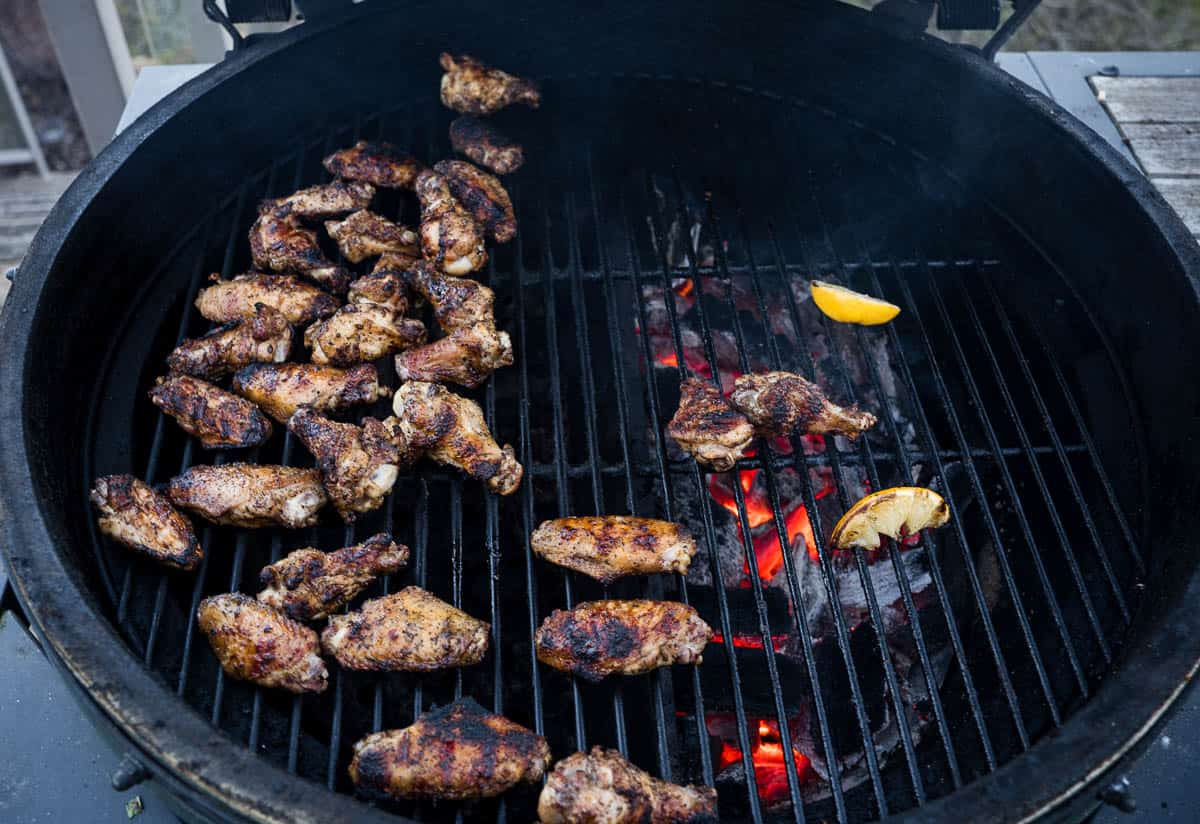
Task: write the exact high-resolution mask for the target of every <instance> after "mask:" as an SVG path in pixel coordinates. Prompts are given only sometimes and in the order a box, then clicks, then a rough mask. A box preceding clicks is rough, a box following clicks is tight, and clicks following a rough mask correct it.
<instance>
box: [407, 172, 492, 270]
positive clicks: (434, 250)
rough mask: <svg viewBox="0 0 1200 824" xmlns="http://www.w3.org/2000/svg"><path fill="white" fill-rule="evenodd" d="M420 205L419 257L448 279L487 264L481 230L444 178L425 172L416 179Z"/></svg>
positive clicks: (434, 173)
mask: <svg viewBox="0 0 1200 824" xmlns="http://www.w3.org/2000/svg"><path fill="white" fill-rule="evenodd" d="M416 189H417V199H418V200H419V201H421V254H423V255H424V256H425V259H426V260H430V261H432V262H433V263H435V264H437V265H438V266H439V267H440V268H441V269H442V270H443V271H445V272H446V274H448V275H465V274H467V273H469V272H474V271H475V270H476V269H482V268H483V265H484V264H485V263H487V250H486V249H484V246H483V229H482V228H481V227H480V225H479V224H478V223H476V222H475V218H473V217H471V213H470V212H468V211H467V210H466V209H465V208H464V207H463V205H462V204H461V203H459V202H458V201H457V200H456V199H455V198H454V195H453V194H451V193H450V185H449V184H448V183H447V182H446V178H444V177H442V176H441V175H440V174H438V173H437V172H433V171H430V170H429V169H426V170H425V171H423V172H421V174H419V175H417V183H416Z"/></svg>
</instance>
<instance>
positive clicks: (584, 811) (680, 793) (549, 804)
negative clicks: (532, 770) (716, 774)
mask: <svg viewBox="0 0 1200 824" xmlns="http://www.w3.org/2000/svg"><path fill="white" fill-rule="evenodd" d="M538 819H539V820H540V821H541V822H542V824H582V823H583V822H587V823H588V824H716V822H717V791H716V790H715V789H713V788H712V787H698V786H695V785H689V786H686V787H684V786H680V785H679V784H671V783H669V782H667V781H663V780H661V779H658V778H655V777H654V776H652V775H650V774H649V773H647V772H645V771H643V770H639V769H638V768H637V767H635V766H634V765H633V764H631V763H629V761H628V760H627V759H626V758H625V756H623V755H621V753H620V752H619V751H617V750H606V749H604V748H603V747H592V751H591V752H590V753H582V752H577V753H575V754H574V755H570V756H567V757H566V758H564V759H563V760H562V761H559V762H558V763H557V764H555V765H554V771H553V772H552V773H550V776H549V778H547V779H546V786H544V787H543V788H542V794H541V795H540V796H539V797H538Z"/></svg>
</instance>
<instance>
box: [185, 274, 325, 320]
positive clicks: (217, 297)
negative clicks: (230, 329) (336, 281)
mask: <svg viewBox="0 0 1200 824" xmlns="http://www.w3.org/2000/svg"><path fill="white" fill-rule="evenodd" d="M212 280H214V281H216V282H215V283H214V284H213V285H212V286H209V287H208V288H207V289H201V290H200V294H198V295H196V308H197V309H198V310H199V311H200V314H201V315H203V316H204V317H205V318H206V319H207V320H211V321H212V322H213V323H229V322H230V321H235V320H242V319H243V318H252V317H254V312H255V307H256V306H257V305H258V304H260V303H261V304H263V305H264V306H270V307H271V308H272V309H275V310H277V311H278V312H279V313H280V314H282V315H283V316H284V317H285V318H287V322H288V323H290V324H293V325H300V324H308V323H312V322H313V321H314V320H320V319H321V318H327V317H329V316H330V315H332V314H333V313H334V312H336V311H337V308H338V306H340V305H341V302H340V301H339V300H338V299H337V298H335V297H334V296H333V295H331V294H329V293H328V292H325V291H323V290H321V289H318V288H317V287H316V286H313V285H312V284H311V283H305V282H304V281H302V280H300V279H299V278H295V277H292V276H291V275H265V274H263V273H261V272H247V273H245V274H244V275H238V276H237V277H235V278H233V279H232V280H221V279H220V276H219V275H215V274H214V275H213V276H212Z"/></svg>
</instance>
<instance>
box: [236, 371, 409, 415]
mask: <svg viewBox="0 0 1200 824" xmlns="http://www.w3.org/2000/svg"><path fill="white" fill-rule="evenodd" d="M231 388H232V389H233V391H234V392H237V393H238V394H239V395H241V396H242V397H244V398H247V399H249V400H251V401H254V403H256V404H258V405H259V407H261V408H262V410H263V411H264V412H266V413H267V414H268V415H270V416H271V417H272V418H274V419H275V420H277V421H279V422H280V423H283V424H286V423H287V422H288V419H289V418H291V417H292V415H293V414H295V412H296V410H297V409H299V408H300V407H302V406H309V407H312V408H313V409H316V410H317V411H318V412H338V411H341V410H343V409H349V408H350V407H351V406H358V405H361V404H368V403H374V402H375V401H377V400H379V399H380V398H386V397H388V396H390V395H391V394H392V390H391V389H389V388H388V387H386V386H381V385H380V384H379V373H378V372H377V371H376V369H375V364H373V363H363V364H359V365H358V366H355V367H352V368H350V369H338V368H337V367H334V366H317V365H315V364H312V363H253V364H250V365H249V366H247V367H245V368H243V369H240V370H238V372H237V374H235V375H234V376H233V382H232V384H231Z"/></svg>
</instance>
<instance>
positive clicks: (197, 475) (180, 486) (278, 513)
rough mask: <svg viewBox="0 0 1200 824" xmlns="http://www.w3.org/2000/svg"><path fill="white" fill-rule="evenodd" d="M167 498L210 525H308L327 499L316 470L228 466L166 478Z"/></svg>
mask: <svg viewBox="0 0 1200 824" xmlns="http://www.w3.org/2000/svg"><path fill="white" fill-rule="evenodd" d="M167 497H168V498H170V499H171V503H173V504H175V506H181V507H183V508H184V509H188V510H191V511H192V512H195V513H196V514H197V515H200V516H202V517H204V518H206V519H208V520H210V521H212V522H213V523H214V524H228V525H230V526H244V527H260V526H286V527H290V528H292V529H299V528H300V527H305V526H313V525H314V524H316V523H317V517H318V514H319V512H320V510H321V507H323V506H325V504H326V503H327V502H328V501H329V499H328V498H327V497H326V495H325V489H324V487H322V486H321V476H320V474H319V473H318V472H317V470H315V469H300V468H298V467H294V466H270V465H266V466H263V465H259V464H247V463H231V464H223V465H220V466H193V467H192V468H191V469H188V470H187V471H186V472H184V473H183V474H182V475H178V476H176V477H174V478H172V479H171V482H170V483H169V484H168V485H167Z"/></svg>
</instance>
